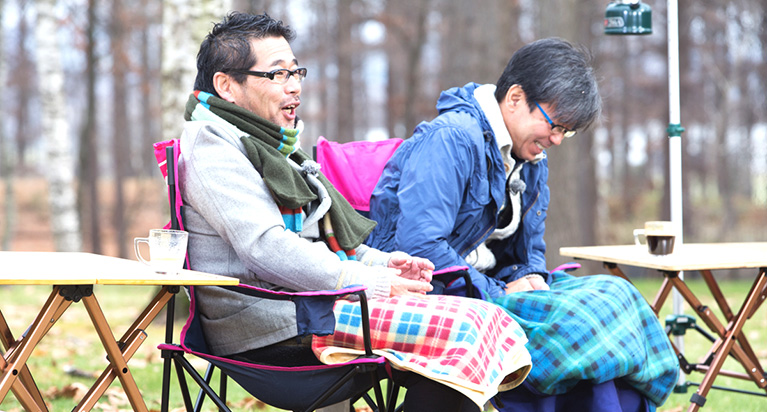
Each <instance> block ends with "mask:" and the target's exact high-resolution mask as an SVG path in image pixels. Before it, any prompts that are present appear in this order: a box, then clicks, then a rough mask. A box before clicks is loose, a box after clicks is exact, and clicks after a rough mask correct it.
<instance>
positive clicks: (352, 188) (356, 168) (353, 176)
mask: <svg viewBox="0 0 767 412" xmlns="http://www.w3.org/2000/svg"><path fill="white" fill-rule="evenodd" d="M402 141H403V140H402V139H399V138H391V139H387V140H380V141H357V142H348V143H337V142H331V141H329V140H327V139H326V138H324V137H322V136H320V137H319V139H317V145H316V146H314V154H313V156H314V159H315V160H317V163H319V164H320V170H321V171H322V174H324V175H325V177H327V178H328V180H329V181H330V183H332V184H333V186H334V187H335V188H336V189H337V190H338V192H339V193H341V195H342V196H343V197H344V198H345V199H346V200H347V201H348V202H349V204H351V205H352V207H353V208H354V210H356V211H357V212H359V213H360V214H361V215H363V216H365V217H370V196H371V195H372V194H373V189H375V186H376V184H378V179H379V178H380V177H381V173H383V170H384V167H385V166H386V162H387V161H388V160H389V158H390V157H391V156H392V155H393V154H394V152H395V151H396V150H397V148H398V147H399V145H400V144H402ZM434 274H435V275H436V276H437V277H438V279H439V280H438V283H439V284H450V283H452V282H453V281H455V280H457V279H459V278H463V279H464V282H465V283H466V285H467V287H466V296H468V297H474V296H478V295H479V292H477V291H476V290H475V289H474V287H473V286H472V283H471V276H470V275H469V271H468V268H464V267H451V268H445V269H442V270H440V271H439V272H435V273H434Z"/></svg>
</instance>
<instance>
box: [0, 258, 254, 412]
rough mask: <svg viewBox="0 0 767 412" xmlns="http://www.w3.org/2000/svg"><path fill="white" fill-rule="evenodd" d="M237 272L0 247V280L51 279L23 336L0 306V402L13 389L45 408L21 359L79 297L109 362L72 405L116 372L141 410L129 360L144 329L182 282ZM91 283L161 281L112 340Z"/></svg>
mask: <svg viewBox="0 0 767 412" xmlns="http://www.w3.org/2000/svg"><path fill="white" fill-rule="evenodd" d="M238 283H239V281H238V280H237V279H236V278H231V277H226V276H218V275H212V274H208V273H202V272H196V271H191V270H180V271H179V272H178V274H173V275H168V274H157V273H155V272H154V271H153V270H152V269H151V268H150V267H149V266H147V265H144V264H142V263H140V262H137V261H133V260H127V259H120V258H115V257H109V256H102V255H96V254H91V253H69V252H0V285H51V286H52V287H53V290H52V291H51V294H50V295H49V297H48V300H47V301H46V302H45V304H44V305H43V306H42V307H41V308H40V311H39V312H38V315H37V317H36V318H35V320H34V321H33V322H32V325H31V326H30V327H29V328H28V329H27V330H26V332H25V333H24V334H23V336H21V337H18V338H14V336H13V333H12V332H11V330H10V328H9V327H8V323H7V322H6V320H5V317H4V316H3V314H2V312H1V311H0V340H1V341H2V345H3V348H4V349H5V353H4V354H3V356H2V358H0V370H2V379H0V403H1V402H2V401H3V400H4V399H5V396H6V395H7V394H8V391H9V390H12V391H13V393H14V395H15V396H16V398H17V399H18V400H19V402H20V403H21V405H22V406H23V407H24V409H25V410H27V411H47V407H46V405H45V402H44V400H43V397H42V395H41V394H40V390H39V389H38V388H37V385H36V384H35V381H34V379H33V377H32V374H31V372H30V371H29V369H28V368H27V366H26V362H27V360H28V359H29V357H30V356H31V355H32V352H33V350H34V348H35V346H36V345H37V344H38V343H39V342H40V340H41V339H42V338H43V336H45V334H46V333H47V332H48V331H49V330H50V329H51V327H53V325H54V324H55V323H56V321H57V320H58V319H59V318H60V317H61V315H62V314H63V313H64V312H65V311H66V310H67V308H68V307H69V306H70V305H71V304H72V302H79V301H81V300H82V302H83V305H85V309H86V311H87V313H88V315H89V317H90V319H91V323H92V324H93V326H94V328H95V330H96V333H97V334H98V336H99V338H100V340H101V343H102V345H103V347H104V349H105V350H106V353H107V358H108V360H109V362H110V364H109V365H108V366H107V368H106V369H105V370H104V372H103V373H102V374H101V376H100V377H99V378H98V379H97V380H96V382H95V383H94V384H93V386H92V387H91V388H90V390H89V391H88V393H87V394H86V395H85V397H84V398H83V399H82V400H81V401H80V403H79V404H78V405H77V406H76V407H75V409H73V410H74V411H88V410H90V409H91V408H93V406H94V405H95V404H96V402H97V401H98V399H99V398H100V397H101V395H103V393H104V391H106V389H107V388H108V387H109V385H110V384H111V383H112V382H113V381H114V379H115V377H116V378H118V379H119V380H120V382H121V384H122V387H123V389H124V390H125V393H126V395H127V397H128V400H129V401H130V404H131V407H132V408H133V410H134V411H146V410H147V407H146V404H145V402H144V400H143V398H142V397H141V394H140V393H139V389H138V387H137V385H136V382H135V380H134V379H133V375H132V374H131V371H130V368H129V367H128V361H129V360H130V358H131V357H132V356H133V354H134V353H136V351H137V350H138V348H139V346H140V345H141V344H142V343H143V342H144V340H145V338H146V332H144V329H146V327H147V326H148V325H149V324H150V323H151V322H152V320H154V318H155V317H156V316H157V315H158V314H159V313H160V311H161V310H162V309H163V307H164V306H165V305H166V303H167V302H168V301H169V300H170V299H171V297H173V296H174V294H175V293H177V292H178V291H179V288H180V287H181V286H184V285H237V284H238ZM94 285H148V286H161V289H160V291H159V292H158V293H157V295H156V296H155V297H154V298H153V299H152V300H151V301H150V302H149V304H148V305H147V306H146V308H145V309H144V311H143V312H142V313H141V314H140V315H139V317H138V318H137V319H136V320H135V321H134V322H133V324H132V325H131V326H130V327H129V328H128V330H126V331H125V333H124V334H123V335H122V337H121V338H120V339H119V340H116V339H115V337H114V335H113V333H112V330H111V328H110V326H109V324H108V323H107V320H106V317H105V316H104V312H103V311H102V310H101V306H100V305H99V302H98V300H97V299H96V295H95V294H94V290H93V286H94Z"/></svg>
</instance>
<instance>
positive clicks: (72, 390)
mask: <svg viewBox="0 0 767 412" xmlns="http://www.w3.org/2000/svg"><path fill="white" fill-rule="evenodd" d="M86 393H88V387H87V386H85V385H84V384H82V383H79V382H75V383H70V384H69V385H66V386H64V387H61V388H58V387H55V386H51V387H50V388H48V390H47V391H45V396H46V397H49V398H70V399H82V398H83V397H84V396H85V394H86Z"/></svg>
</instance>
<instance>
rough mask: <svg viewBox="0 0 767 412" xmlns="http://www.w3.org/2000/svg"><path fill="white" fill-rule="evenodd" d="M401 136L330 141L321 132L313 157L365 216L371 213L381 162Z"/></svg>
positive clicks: (326, 175)
mask: <svg viewBox="0 0 767 412" xmlns="http://www.w3.org/2000/svg"><path fill="white" fill-rule="evenodd" d="M401 143H402V139H398V138H392V139H387V140H381V141H376V142H369V141H359V142H349V143H336V142H331V141H329V140H327V139H325V138H324V137H322V136H320V138H319V139H318V140H317V145H316V146H315V154H314V158H315V159H316V160H317V162H318V163H319V164H320V165H321V167H322V168H321V171H322V174H324V175H325V177H327V178H328V180H330V182H331V183H333V186H335V188H336V189H338V191H339V192H340V193H341V195H342V196H343V197H345V198H346V200H348V201H349V203H350V204H351V205H352V207H353V208H354V209H355V210H357V211H358V212H360V213H361V214H362V215H364V216H368V214H369V213H370V195H371V194H372V193H373V189H375V187H376V184H377V183H378V178H380V177H381V173H382V172H383V169H384V166H386V162H387V161H388V160H389V158H390V157H391V156H392V154H394V151H395V150H397V148H398V147H399V145H400V144H401Z"/></svg>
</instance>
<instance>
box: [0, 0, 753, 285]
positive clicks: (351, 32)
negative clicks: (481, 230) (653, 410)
mask: <svg viewBox="0 0 767 412" xmlns="http://www.w3.org/2000/svg"><path fill="white" fill-rule="evenodd" d="M644 3H646V4H648V5H649V6H651V7H652V16H653V21H652V23H653V27H652V28H653V32H652V34H650V35H643V36H608V35H605V34H604V18H605V8H606V6H607V5H608V4H609V1H606V0H601V1H597V0H537V1H536V0H473V1H466V0H280V1H270V0H262V1H236V0H229V1H223V0H216V1H213V0H211V1H200V0H195V1H191V0H172V1H164V2H161V1H157V0H58V1H56V0H37V1H33V0H0V22H2V30H1V31H0V57H1V59H0V81H1V82H2V83H1V84H2V87H3V96H2V98H0V122H2V123H1V124H0V183H1V184H2V186H1V187H0V199H2V205H3V207H2V210H0V240H1V241H2V244H1V245H0V246H1V248H2V250H83V251H89V252H96V253H102V254H109V255H114V256H121V257H126V258H133V251H132V250H130V249H131V248H130V245H131V243H132V239H133V237H135V236H144V235H145V234H146V233H147V230H148V229H149V228H152V227H160V226H162V225H163V224H165V223H166V222H167V221H168V212H167V206H166V197H165V194H164V185H163V182H162V178H161V176H160V173H159V171H158V169H157V166H156V163H155V160H154V158H153V154H152V143H154V142H157V141H160V140H164V139H170V138H176V137H178V136H179V134H180V129H181V124H182V122H183V118H182V114H183V106H184V102H185V101H186V98H187V96H188V94H189V93H190V92H191V91H192V85H193V80H194V76H195V74H196V68H195V56H196V53H197V49H198V47H199V43H200V41H201V40H202V38H203V37H204V36H205V35H206V34H207V33H208V31H209V30H210V29H211V27H212V24H213V23H214V22H217V21H220V20H221V18H222V17H223V16H224V15H225V14H226V13H227V12H228V11H229V10H240V11H247V12H254V13H261V12H264V11H266V12H268V13H269V14H270V15H271V16H273V17H275V18H278V19H281V20H283V21H284V22H286V23H287V24H289V25H291V26H293V27H294V28H295V29H296V31H297V32H298V38H297V39H296V41H295V42H294V43H293V49H294V52H295V54H296V56H297V57H298V59H299V62H300V64H301V65H302V66H305V67H307V68H308V69H309V72H308V76H307V78H306V80H305V83H304V89H303V93H302V101H303V104H302V105H301V107H300V109H299V115H300V116H301V117H302V118H303V119H304V121H305V123H306V126H307V128H306V131H305V133H303V134H302V147H303V148H304V149H305V150H310V148H311V146H312V145H313V144H314V142H315V141H316V139H317V137H319V136H325V137H326V138H328V139H329V140H333V141H339V142H347V141H353V140H364V139H369V140H378V139H386V138H390V137H400V138H408V137H409V136H410V133H411V131H412V130H413V128H414V127H415V126H416V125H417V124H418V123H419V122H421V121H424V120H429V119H431V118H432V117H434V116H435V115H436V111H435V109H434V105H435V103H436V100H437V97H438V95H439V92H440V91H442V90H444V89H447V88H450V87H454V86H462V85H464V84H466V83H468V82H472V81H473V82H478V83H495V81H496V80H497V79H498V77H499V76H500V74H501V72H502V70H503V68H504V67H505V65H506V63H507V61H508V60H509V58H510V57H511V55H512V53H513V52H514V51H515V50H516V49H517V48H519V47H520V46H521V45H523V44H525V43H527V42H530V41H533V40H536V39H539V38H543V37H550V36H557V37H561V38H564V39H567V40H569V41H571V42H573V43H577V44H580V45H583V46H584V47H585V48H587V49H589V50H590V51H591V53H592V55H593V64H594V67H595V68H596V70H597V73H598V77H599V79H600V85H601V93H602V96H603V99H604V118H603V119H602V121H601V122H600V124H598V125H596V126H595V127H593V128H592V129H591V130H588V131H585V132H581V131H579V133H578V135H577V136H576V137H575V138H573V139H570V140H568V141H566V142H565V143H564V144H563V145H562V146H560V147H557V148H553V149H552V150H550V151H549V159H550V160H549V166H550V169H551V170H550V180H549V184H550V186H551V192H552V201H551V205H550V209H549V212H548V224H547V235H546V240H547V244H548V259H549V266H550V267H552V268H553V267H554V266H556V265H558V264H559V263H563V262H564V260H563V258H561V257H560V256H559V253H558V251H559V247H561V246H580V245H601V244H624V243H631V242H633V237H632V234H631V232H632V229H634V228H639V227H642V225H643V223H644V221H646V220H668V219H669V218H670V215H669V214H670V212H669V203H670V200H669V182H668V181H669V179H668V176H669V148H668V147H669V145H668V140H669V139H668V132H667V131H666V128H667V126H668V124H669V85H668V84H669V81H668V79H669V73H668V52H667V33H666V28H667V13H666V8H667V6H666V1H662V0H648V1H645V2H644ZM765 7H767V6H766V5H765V2H764V0H729V1H725V0H699V1H694V2H693V1H686V0H682V1H680V2H679V42H680V53H679V59H680V78H681V125H682V126H683V127H684V128H685V132H684V133H682V165H683V166H682V168H683V175H682V186H683V196H682V198H683V210H684V241H685V242H687V243H692V242H719V241H767V230H766V229H765V228H767V111H766V110H765V107H767V104H766V103H765V98H766V96H767V59H765V50H767V29H765V27H767V10H765ZM222 183H225V182H222ZM435 190H436V188H435ZM600 270H601V271H602V272H604V270H603V269H601V268H599V267H596V268H590V272H594V271H600ZM731 275H732V276H738V273H736V272H733V273H732V274H731Z"/></svg>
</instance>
